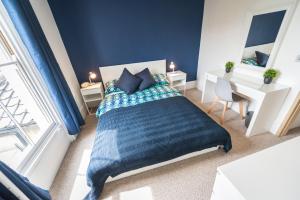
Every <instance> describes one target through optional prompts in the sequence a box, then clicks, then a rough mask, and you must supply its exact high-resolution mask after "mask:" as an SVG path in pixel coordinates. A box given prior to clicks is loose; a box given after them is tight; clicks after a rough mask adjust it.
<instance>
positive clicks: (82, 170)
mask: <svg viewBox="0 0 300 200" xmlns="http://www.w3.org/2000/svg"><path fill="white" fill-rule="evenodd" d="M215 150H218V147H211V148H208V149H204V150H202V151H196V152H193V153H189V154H186V155H183V156H180V157H178V158H175V159H172V160H168V161H165V162H161V163H158V164H154V165H150V166H147V167H143V168H140V169H137V170H132V171H129V172H125V173H123V174H120V175H118V176H116V177H114V178H112V177H109V178H108V179H107V181H106V183H108V182H112V181H116V180H119V179H122V178H125V177H128V176H132V175H135V174H139V173H142V172H145V171H149V170H151V169H155V168H159V167H162V166H166V165H169V164H172V163H175V162H179V161H182V160H186V159H189V158H192V157H196V156H199V155H201V154H205V153H208V152H212V151H215ZM90 154H91V151H90V150H86V151H84V152H83V156H82V158H81V163H80V167H79V169H78V172H77V175H76V179H75V182H74V184H73V189H72V193H71V195H70V199H72V200H81V199H83V198H84V197H85V196H86V195H87V194H88V192H89V191H90V188H89V187H88V186H87V184H86V171H87V167H88V164H89V158H90Z"/></svg>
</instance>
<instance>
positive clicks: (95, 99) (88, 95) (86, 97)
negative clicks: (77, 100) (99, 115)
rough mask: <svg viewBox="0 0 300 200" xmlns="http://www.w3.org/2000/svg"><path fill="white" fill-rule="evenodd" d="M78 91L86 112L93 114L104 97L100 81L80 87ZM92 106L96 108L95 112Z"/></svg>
mask: <svg viewBox="0 0 300 200" xmlns="http://www.w3.org/2000/svg"><path fill="white" fill-rule="evenodd" d="M80 92H81V95H82V98H83V101H84V104H85V106H86V109H87V110H88V113H89V114H90V115H91V114H94V113H95V112H96V110H97V107H98V105H99V103H100V102H101V100H102V99H103V97H104V93H103V85H102V82H98V83H95V84H94V85H91V86H88V87H86V88H81V89H80ZM93 108H96V109H95V112H93V110H94V109H93Z"/></svg>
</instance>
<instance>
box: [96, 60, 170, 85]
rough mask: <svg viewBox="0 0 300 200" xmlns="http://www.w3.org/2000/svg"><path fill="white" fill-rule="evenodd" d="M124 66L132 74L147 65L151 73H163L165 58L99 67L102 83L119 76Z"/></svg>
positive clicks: (164, 70) (164, 71)
mask: <svg viewBox="0 0 300 200" xmlns="http://www.w3.org/2000/svg"><path fill="white" fill-rule="evenodd" d="M125 67H126V68H127V69H128V70H129V71H130V72H131V73H132V74H136V73H138V72H140V71H142V70H143V69H145V68H147V67H148V69H149V70H150V72H151V73H152V74H158V73H160V74H165V73H166V60H155V61H149V62H140V63H132V64H123V65H113V66H105V67H99V70H100V73H101V76H102V81H103V83H104V84H105V83H107V82H108V81H111V80H114V79H118V78H119V77H120V76H121V74H122V72H123V69H124V68H125Z"/></svg>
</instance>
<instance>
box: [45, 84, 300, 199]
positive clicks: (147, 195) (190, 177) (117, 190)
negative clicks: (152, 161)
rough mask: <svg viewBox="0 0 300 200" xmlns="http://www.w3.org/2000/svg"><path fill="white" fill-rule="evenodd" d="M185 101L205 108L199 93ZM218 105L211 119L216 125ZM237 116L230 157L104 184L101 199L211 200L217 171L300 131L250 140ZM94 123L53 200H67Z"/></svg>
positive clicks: (75, 147) (207, 157)
mask: <svg viewBox="0 0 300 200" xmlns="http://www.w3.org/2000/svg"><path fill="white" fill-rule="evenodd" d="M186 96H187V98H189V99H190V101H192V102H193V103H194V104H196V105H197V106H199V107H200V108H201V109H203V110H205V109H206V108H207V105H202V104H201V103H200V96H201V93H200V91H198V90H196V89H192V90H188V91H187V92H186ZM221 109H222V107H221V105H219V108H217V109H216V111H215V112H213V113H212V114H211V115H210V116H211V117H212V118H213V119H214V120H216V121H219V118H218V117H219V116H220V113H221ZM243 123H244V121H243V120H241V119H240V118H239V114H238V113H235V112H234V111H231V110H228V111H227V112H226V115H225V123H224V128H226V129H227V130H228V132H229V133H230V135H231V138H232V143H233V148H232V150H231V151H230V152H229V153H224V152H223V151H222V150H218V151H214V152H209V153H206V154H203V155H200V156H197V157H193V158H190V159H187V160H183V161H180V162H177V163H174V164H170V165H167V166H164V167H160V168H157V169H153V170H150V171H147V172H144V173H141V174H137V175H134V176H131V177H127V178H124V179H120V180H117V181H114V182H111V183H107V184H106V185H105V187H104V190H103V193H102V196H101V199H105V200H129V199H130V200H135V199H137V200H140V199H142V200H177V199H179V200H183V199H188V200H208V199H210V196H211V192H212V188H213V184H214V180H215V176H216V170H217V167H218V166H220V165H223V164H225V163H228V162H230V161H233V160H236V159H238V158H241V157H244V156H246V155H249V154H252V153H255V152H257V151H260V150H262V149H265V148H267V147H270V146H273V145H275V144H278V143H280V142H283V141H285V140H287V139H290V138H293V137H296V136H299V135H300V129H294V130H292V131H291V132H292V133H291V134H288V135H287V136H284V137H281V138H278V137H276V136H274V135H273V134H270V133H265V134H261V135H257V136H253V137H250V138H247V137H245V132H246V128H245V126H244V125H243ZM96 125H97V119H96V118H95V116H88V117H87V119H86V125H85V126H84V127H83V129H82V131H81V133H80V135H79V136H78V138H77V140H76V141H74V142H73V143H72V144H71V146H70V148H69V149H68V152H67V154H66V156H65V158H64V161H63V163H62V165H61V167H60V170H59V172H58V173H57V175H56V178H55V180H54V182H53V184H52V187H51V189H50V193H51V195H52V197H53V199H54V200H67V199H69V198H70V194H71V191H72V187H73V184H74V181H75V177H76V172H77V170H78V168H79V163H80V160H81V157H82V154H83V152H84V150H86V149H91V148H92V145H93V141H94V137H95V131H96Z"/></svg>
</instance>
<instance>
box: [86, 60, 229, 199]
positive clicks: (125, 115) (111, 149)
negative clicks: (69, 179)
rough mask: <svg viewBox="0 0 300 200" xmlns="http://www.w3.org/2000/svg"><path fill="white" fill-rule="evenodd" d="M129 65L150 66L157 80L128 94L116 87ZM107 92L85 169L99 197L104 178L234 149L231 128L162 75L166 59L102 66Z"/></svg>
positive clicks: (131, 67)
mask: <svg viewBox="0 0 300 200" xmlns="http://www.w3.org/2000/svg"><path fill="white" fill-rule="evenodd" d="M124 67H126V68H127V69H128V70H129V71H130V72H132V73H137V72H139V71H141V70H142V69H144V68H146V67H148V68H149V70H150V72H151V73H152V74H155V75H154V78H155V80H156V82H157V83H156V84H155V85H154V86H153V87H151V88H148V89H146V90H143V91H139V92H136V93H134V94H131V95H126V94H124V93H122V92H121V91H118V90H116V89H111V87H113V84H111V83H112V82H113V80H115V79H117V78H118V77H119V76H120V75H121V73H122V70H123V69H124ZM100 72H101V76H102V80H103V82H104V83H107V84H105V89H106V95H105V98H104V100H103V101H102V102H101V104H100V106H99V108H98V110H97V116H98V117H99V121H98V125H97V132H96V137H95V141H94V145H93V149H92V153H91V157H90V163H89V166H88V169H87V183H88V186H89V187H90V189H91V190H90V192H89V194H88V195H87V196H86V199H92V200H95V199H98V197H99V196H100V194H101V191H102V189H103V186H104V183H105V182H106V181H107V180H111V178H112V177H124V176H128V175H131V174H135V173H139V172H142V171H145V170H147V169H151V168H154V167H156V166H161V163H164V164H168V163H171V162H172V161H174V160H176V161H177V160H178V159H179V160H180V158H181V159H183V158H186V156H187V155H192V156H193V155H199V152H205V151H206V150H207V149H211V150H212V149H213V150H215V149H217V148H216V147H219V146H221V147H222V148H223V149H224V151H225V152H228V151H229V150H230V149H231V138H230V135H229V134H228V132H227V131H226V130H225V129H224V128H222V127H221V126H220V125H219V124H217V123H216V122H214V121H213V120H212V119H211V118H210V117H208V116H207V115H206V113H205V112H203V111H201V110H200V109H199V108H198V107H197V106H195V105H194V104H193V103H191V102H190V101H189V100H188V99H186V98H185V97H184V96H182V95H181V93H180V92H179V91H178V90H176V89H174V88H171V87H170V86H169V85H168V82H167V81H166V79H165V78H164V75H165V73H166V61H165V60H160V61H152V62H144V63H134V64H128V65H118V66H110V67H101V68H100Z"/></svg>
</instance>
